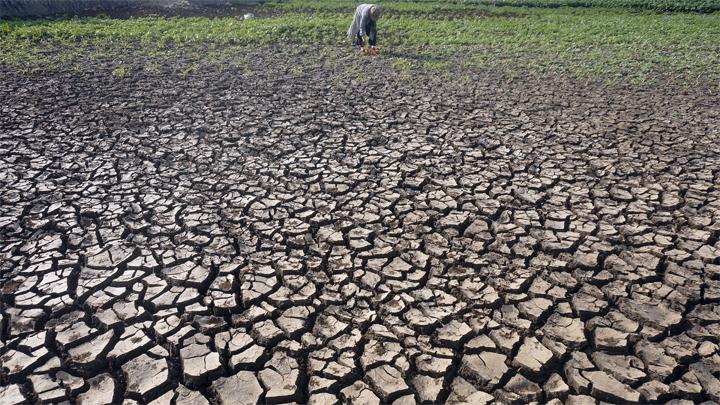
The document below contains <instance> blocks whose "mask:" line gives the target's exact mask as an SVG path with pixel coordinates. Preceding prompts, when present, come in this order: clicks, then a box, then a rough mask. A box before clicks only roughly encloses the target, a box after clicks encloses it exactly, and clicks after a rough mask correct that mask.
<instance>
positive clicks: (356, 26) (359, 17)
mask: <svg viewBox="0 0 720 405" xmlns="http://www.w3.org/2000/svg"><path fill="white" fill-rule="evenodd" d="M372 6H374V4H365V3H363V4H361V5H359V6H358V7H357V8H356V9H355V16H353V20H352V24H350V28H349V29H348V32H347V36H348V38H349V39H353V38H355V35H357V34H358V33H360V35H361V36H365V26H366V25H367V23H368V19H370V8H371V7H372Z"/></svg>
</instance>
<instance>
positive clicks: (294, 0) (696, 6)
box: [268, 0, 720, 13]
mask: <svg viewBox="0 0 720 405" xmlns="http://www.w3.org/2000/svg"><path fill="white" fill-rule="evenodd" d="M378 3H379V4H381V5H382V7H383V8H384V9H385V10H388V11H392V12H472V11H475V10H477V7H478V6H493V7H501V6H514V7H532V8H558V7H583V8H625V9H636V10H651V11H659V12H701V13H709V12H715V11H720V0H446V1H443V0H420V1H413V2H408V1H402V0H384V1H380V2H378ZM268 4H269V5H270V6H272V7H277V8H280V9H285V10H303V11H304V10H315V11H338V10H347V9H353V8H354V7H355V6H356V5H357V2H355V1H347V0H337V1H324V0H289V1H288V0H275V1H274V2H270V3H268Z"/></svg>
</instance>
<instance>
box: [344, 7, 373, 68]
mask: <svg viewBox="0 0 720 405" xmlns="http://www.w3.org/2000/svg"><path fill="white" fill-rule="evenodd" d="M380 14H381V11H380V7H379V6H377V5H375V4H361V5H359V6H358V7H357V8H356V9H355V15H354V16H353V21H352V24H350V28H349V29H348V32H347V35H348V38H349V39H350V40H352V39H353V38H355V37H357V39H356V41H355V44H356V45H357V46H358V47H360V55H362V56H366V55H367V54H368V51H366V50H365V35H367V36H368V42H369V43H370V54H371V55H373V56H375V55H377V52H378V51H377V20H378V18H380Z"/></svg>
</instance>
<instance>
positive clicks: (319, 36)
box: [0, 0, 720, 81]
mask: <svg viewBox="0 0 720 405" xmlns="http://www.w3.org/2000/svg"><path fill="white" fill-rule="evenodd" d="M309 4H313V5H315V6H316V7H317V8H316V9H310V8H308V5H309ZM382 4H383V5H384V7H385V10H386V12H385V15H384V17H383V18H382V19H381V21H380V22H379V25H378V31H379V40H380V45H381V46H382V47H383V48H384V51H385V53H384V54H385V55H388V54H392V55H408V54H410V53H411V52H426V51H427V50H431V51H427V52H431V53H432V55H433V61H434V62H436V63H438V64H451V65H462V64H465V65H475V66H490V67H492V66H498V65H503V66H515V67H519V68H523V69H529V70H535V71H547V70H556V71H562V72H571V73H573V74H578V75H581V76H588V77H620V78H628V77H630V78H634V79H635V80H642V79H643V78H646V77H649V76H652V75H653V74H655V73H656V72H661V73H662V74H664V75H671V76H674V77H675V76H677V77H682V78H685V79H688V80H693V81H697V80H708V81H710V80H717V79H718V78H720V57H719V55H720V13H710V14H700V13H652V12H635V11H630V10H624V9H604V8H524V7H489V6H483V5H469V4H467V3H466V2H458V3H448V2H442V1H425V2H401V1H387V2H383V3H382ZM354 5H355V3H350V2H346V1H344V0H340V1H330V0H294V1H292V2H288V3H282V8H281V9H279V8H277V7H278V5H277V4H275V5H272V6H270V7H275V8H274V11H275V12H274V13H269V14H270V16H269V17H265V18H258V19H255V20H247V21H242V20H239V19H237V18H231V17H225V18H206V17H192V18H163V17H144V18H130V19H112V18H104V17H87V18H73V19H57V20H48V19H39V20H17V21H5V22H0V63H13V64H21V65H44V66H59V65H62V63H61V62H62V61H60V60H59V59H63V60H66V59H72V58H83V57H89V56H87V55H88V52H90V53H91V54H92V55H96V56H97V55H99V54H103V55H105V56H107V57H112V52H116V53H119V54H125V53H127V52H132V53H133V54H139V55H143V54H145V55H158V52H159V51H158V50H162V52H163V54H167V52H170V53H174V52H175V50H177V51H178V52H181V53H183V54H184V55H185V57H193V58H196V59H202V58H203V57H204V55H205V54H204V53H203V52H201V51H198V50H202V49H207V48H213V49H219V50H222V49H223V48H229V47H232V46H235V45H237V46H265V45H272V46H297V45H308V46H311V47H323V46H325V47H327V46H329V47H341V48H342V47H347V48H346V49H347V50H348V52H349V51H350V49H351V48H350V46H349V45H350V41H349V40H348V39H347V38H346V37H345V32H346V30H347V27H348V25H349V24H350V20H351V19H352V12H353V10H354ZM315 6H313V7H315ZM393 7H394V8H393ZM422 7H425V9H423V8H422ZM463 7H473V8H474V9H475V10H488V11H487V12H486V13H480V14H478V13H475V14H472V13H470V14H467V15H464V14H462V13H457V14H453V15H452V16H451V17H449V18H442V19H438V18H437V16H435V15H432V13H427V10H433V8H434V10H451V11H452V10H461V9H462V8H463ZM278 10H280V11H281V12H278ZM58 49H59V50H60V51H59V52H58V51H57V50H58ZM88 49H89V50H90V51H88ZM408 49H411V50H412V51H409V50H408ZM195 53H197V55H195ZM426 59H427V58H426Z"/></svg>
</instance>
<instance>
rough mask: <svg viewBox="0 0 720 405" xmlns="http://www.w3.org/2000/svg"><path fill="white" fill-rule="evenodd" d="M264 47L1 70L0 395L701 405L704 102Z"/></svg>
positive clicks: (709, 178)
mask: <svg viewBox="0 0 720 405" xmlns="http://www.w3.org/2000/svg"><path fill="white" fill-rule="evenodd" d="M265 55H266V56H260V55H259V54H258V55H255V56H254V57H252V58H249V59H248V63H250V64H251V66H249V67H250V69H249V71H254V72H255V74H245V73H243V72H246V73H247V72H248V70H243V71H232V70H225V71H224V72H222V73H220V72H217V71H213V70H211V69H207V70H205V69H200V70H199V71H198V72H197V73H195V74H191V75H187V76H182V75H179V74H177V73H175V70H174V69H173V68H174V66H173V64H172V63H171V62H172V61H171V62H169V63H168V65H167V66H165V67H163V69H164V70H163V71H162V72H161V73H160V74H149V73H146V72H143V71H141V70H136V71H133V72H132V74H131V75H129V76H127V77H125V78H124V79H122V80H120V79H117V78H115V77H113V76H112V75H111V74H110V72H109V71H107V70H103V69H98V68H95V67H94V66H90V65H88V66H87V67H86V68H84V69H81V70H80V71H78V72H72V73H70V72H67V73H63V72H56V73H51V72H46V73H40V74H36V75H20V74H16V73H14V72H12V71H10V70H9V68H2V69H3V71H2V75H0V101H1V102H0V106H1V107H0V188H1V189H2V190H3V192H2V194H1V195H0V253H1V254H2V260H0V266H1V267H0V287H1V293H2V295H1V297H2V304H1V305H2V306H1V308H0V313H1V314H2V336H1V338H2V339H1V340H2V343H0V362H1V364H2V379H1V382H0V402H2V403H4V404H12V403H20V402H22V401H23V400H24V399H27V400H29V401H32V402H35V401H49V402H52V401H62V400H64V399H68V398H73V399H81V400H82V402H83V403H87V402H92V403H110V402H116V403H117V402H121V401H122V400H126V401H127V402H126V403H133V401H137V402H148V401H152V400H154V399H159V400H161V401H170V400H174V401H176V402H175V403H205V402H208V401H209V402H211V403H220V402H222V403H237V402H238V401H242V402H243V403H245V402H247V403H255V402H258V401H259V402H268V403H273V402H274V403H278V402H288V401H295V402H300V403H307V402H312V403H335V402H337V401H351V402H357V403H373V402H375V403H377V402H378V401H382V402H388V403H389V402H398V403H401V402H407V403H414V402H416V401H418V402H419V401H431V402H446V403H474V404H477V403H483V402H487V401H491V400H493V399H497V400H500V401H501V402H508V403H526V402H530V401H548V402H551V403H562V402H568V403H578V402H583V401H588V403H594V401H595V400H603V401H608V402H628V403H630V402H655V401H667V400H671V399H685V400H687V399H689V400H694V401H703V400H713V401H720V382H719V381H718V375H719V374H718V373H719V372H720V354H719V353H718V346H717V345H718V336H720V306H719V305H718V302H719V300H720V241H719V237H720V198H719V197H720V190H719V187H720V158H719V157H718V153H717V151H718V146H717V145H718V138H719V130H720V129H719V127H718V125H719V122H718V120H717V114H718V107H717V105H718V104H717V101H718V100H717V96H712V95H708V94H703V93H702V92H700V91H695V90H688V91H681V90H677V89H671V88H653V89H648V88H639V87H607V86H603V85H598V84H588V83H577V82H571V81H562V80H561V79H560V78H558V79H556V80H545V81H539V80H530V79H522V80H518V79H513V80H511V79H507V78H503V77H501V76H498V75H494V74H489V73H487V72H485V73H482V72H478V74H477V75H475V76H472V80H466V81H460V80H447V81H444V82H443V81H442V80H439V79H438V78H434V77H429V76H423V75H422V74H418V75H416V76H414V77H413V78H412V80H400V79H398V78H397V77H395V76H394V75H393V74H392V72H391V67H390V66H389V65H388V64H385V63H384V62H383V61H382V59H379V60H378V61H377V62H376V63H369V62H368V61H361V62H360V63H363V64H364V65H362V66H363V68H364V69H365V72H366V73H365V75H363V76H361V77H359V78H354V79H352V80H350V79H344V78H342V76H341V75H340V76H339V75H338V71H337V68H331V67H329V66H324V65H320V66H318V65H314V64H313V65H311V62H309V61H307V60H305V59H303V58H301V57H297V56H293V57H291V56H289V55H288V54H286V53H283V52H282V51H278V52H275V53H270V52H268V53H266V54H265ZM273 66H288V69H289V67H293V66H294V67H298V66H299V67H303V72H304V73H302V74H300V75H297V76H294V75H292V74H279V73H277V72H278V71H275V73H273V72H271V71H263V70H262V68H263V67H273ZM368 78H375V79H374V80H367V79H368ZM377 78H382V79H377ZM93 401H95V402H93Z"/></svg>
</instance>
